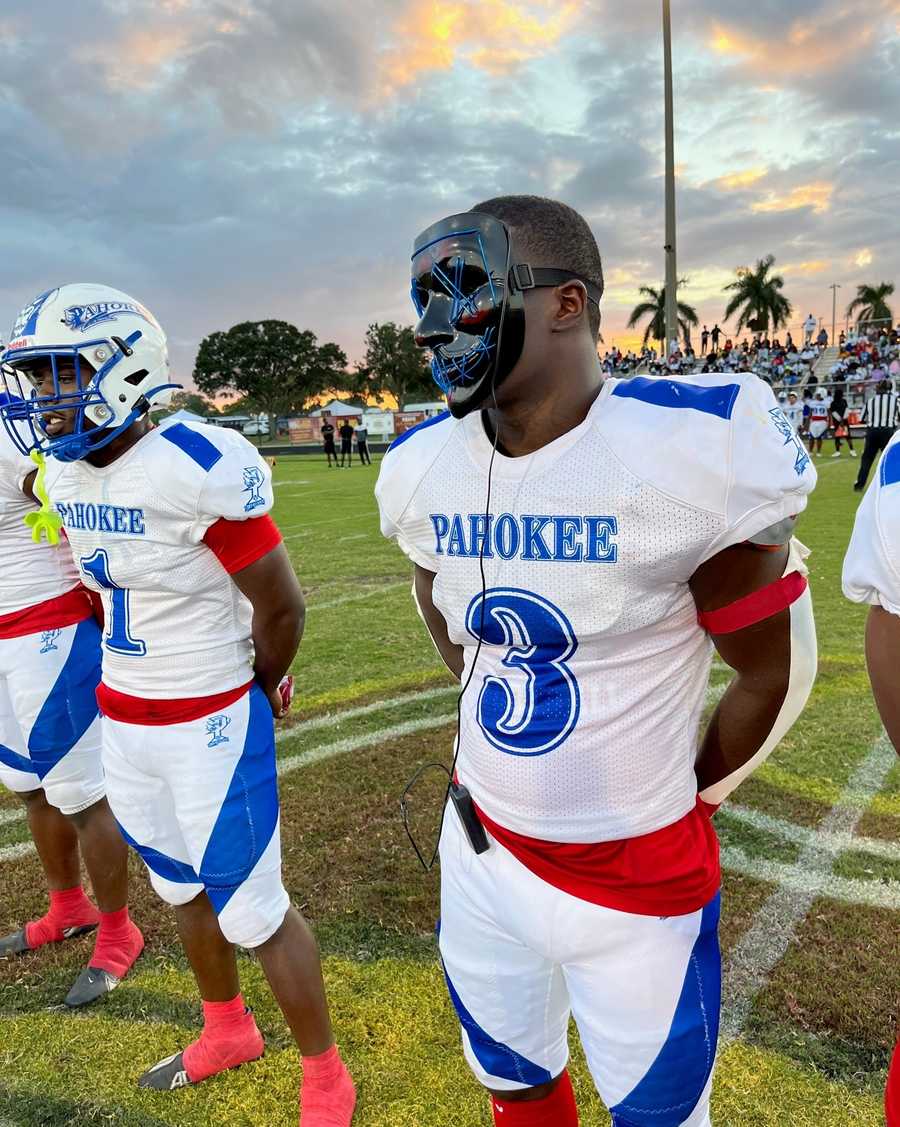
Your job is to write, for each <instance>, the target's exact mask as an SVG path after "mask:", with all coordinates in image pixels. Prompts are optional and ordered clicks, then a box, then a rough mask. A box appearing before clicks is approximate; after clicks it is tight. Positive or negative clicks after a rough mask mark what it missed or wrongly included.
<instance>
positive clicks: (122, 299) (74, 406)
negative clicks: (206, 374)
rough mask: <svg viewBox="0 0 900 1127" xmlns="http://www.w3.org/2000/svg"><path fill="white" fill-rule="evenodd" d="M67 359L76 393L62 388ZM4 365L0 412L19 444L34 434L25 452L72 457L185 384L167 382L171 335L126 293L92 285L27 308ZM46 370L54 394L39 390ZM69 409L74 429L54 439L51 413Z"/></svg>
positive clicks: (51, 293)
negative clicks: (47, 422)
mask: <svg viewBox="0 0 900 1127" xmlns="http://www.w3.org/2000/svg"><path fill="white" fill-rule="evenodd" d="M62 360H66V361H69V362H70V363H68V364H67V365H66V368H67V371H69V372H71V366H72V365H74V369H75V388H74V390H72V389H70V388H69V387H68V386H67V387H66V388H65V389H61V387H60V380H59V371H58V365H59V362H60V361H62ZM0 365H2V370H3V378H4V381H5V384H6V391H7V393H8V396H9V400H8V402H7V403H6V404H5V405H4V406H3V407H2V412H0V413H2V416H3V420H4V423H6V424H7V431H8V432H9V434H10V436H11V437H12V438H13V441H15V442H16V445H17V446H19V447H20V448H21V447H22V444H23V441H25V439H24V437H23V435H28V436H30V439H31V442H30V445H29V446H28V449H27V450H26V451H25V452H26V453H28V452H30V450H34V449H38V450H40V451H41V452H42V453H44V454H52V455H53V456H54V457H56V458H59V459H61V460H62V461H67V462H68V461H76V460H78V459H79V458H83V457H85V456H86V455H87V454H89V453H91V451H93V450H98V449H100V448H101V447H103V446H106V445H107V444H108V443H109V442H111V441H112V440H113V439H114V438H115V437H116V436H117V435H118V434H121V433H122V432H123V431H124V430H127V428H128V427H130V426H131V424H132V423H133V422H135V420H136V419H138V418H140V417H141V416H142V415H144V414H146V413H147V411H149V410H150V408H151V406H154V405H159V406H165V405H166V404H167V403H168V402H169V400H170V399H171V396H172V391H173V390H174V389H175V388H177V387H178V386H180V385H178V384H173V383H170V382H169V355H168V350H167V348H166V336H165V333H164V332H163V331H162V329H161V328H160V326H159V323H158V322H157V320H156V318H155V317H154V316H153V314H152V313H151V312H150V311H149V309H147V308H146V307H145V306H143V305H141V304H140V302H138V301H135V300H134V299H133V298H131V297H129V296H128V295H127V294H124V293H122V292H121V291H120V290H114V289H112V288H111V287H109V286H100V285H93V284H90V283H78V284H74V285H68V286H60V287H59V288H57V289H55V290H48V291H47V292H46V293H42V294H40V296H38V297H36V298H35V299H34V301H32V302H31V303H30V304H29V305H26V306H25V308H24V309H23V310H22V312H21V313H20V314H19V316H18V317H17V318H16V321H15V324H14V325H13V328H12V334H11V336H10V339H9V344H8V345H7V346H6V347H5V348H4V349H3V351H2V352H0ZM48 369H49V370H50V371H52V374H53V389H54V394H52V395H47V394H44V395H39V394H38V390H37V387H36V382H35V377H36V376H37V374H38V372H39V371H42V373H43V374H42V377H41V384H42V386H44V387H46V378H47V372H48ZM67 383H71V374H70V375H69V376H68V381H67ZM51 408H52V412H51ZM69 412H71V413H72V415H73V417H74V427H72V428H70V427H67V428H66V429H67V433H65V434H58V435H57V436H55V437H54V436H52V435H50V434H49V433H47V431H46V430H45V429H44V425H43V422H42V420H43V418H44V417H45V416H47V415H49V414H51V413H52V414H53V415H57V416H60V415H64V414H67V413H69ZM16 422H18V423H21V422H25V423H26V424H27V426H26V427H24V428H22V427H21V426H17V425H14V424H15V423H16ZM11 424H12V425H11Z"/></svg>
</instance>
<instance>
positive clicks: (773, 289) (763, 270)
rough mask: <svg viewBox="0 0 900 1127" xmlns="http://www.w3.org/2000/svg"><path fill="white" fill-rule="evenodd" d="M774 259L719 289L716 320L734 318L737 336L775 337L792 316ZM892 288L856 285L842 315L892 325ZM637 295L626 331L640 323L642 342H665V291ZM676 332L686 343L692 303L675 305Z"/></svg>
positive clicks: (693, 320)
mask: <svg viewBox="0 0 900 1127" xmlns="http://www.w3.org/2000/svg"><path fill="white" fill-rule="evenodd" d="M774 265H775V256H774V255H772V254H767V255H766V257H765V258H761V259H759V260H758V261H757V263H756V265H755V266H754V267H753V268H749V267H743V268H741V269H739V270H737V271H736V272H735V280H734V281H733V282H731V283H730V284H729V285H727V286H726V287H725V292H726V293H729V294H730V295H731V297H730V299H729V301H728V304H727V306H726V307H725V312H724V314H723V317H722V320H723V321H725V322H727V321H730V320H731V318H732V317H734V316H735V315H737V326H736V333H737V335H740V334H741V333H742V332H744V330H745V329H749V330H750V332H752V333H760V334H762V335H767V334H768V333H769V332H770V331H771V332H772V333H777V332H778V331H779V329H782V328H785V327H786V326H787V325H788V323H789V321H790V318H791V315H792V314H793V312H794V307H793V306H792V305H791V303H790V301H788V299H787V298H786V297H785V296H784V294H783V292H782V291H783V289H784V278H783V277H782V275H781V274H773V273H772V267H773V266H774ZM684 285H687V279H685V278H681V279H679V281H678V283H677V288H679V289H680V288H681V287H682V286H684ZM893 292H894V286H893V283H891V282H881V283H880V284H879V285H877V286H876V285H861V286H858V287H857V290H856V297H855V298H854V299H853V301H851V302H850V304H849V305H848V306H847V316H848V317H853V316H854V315H855V316H856V321H857V324H862V323H865V322H867V321H887V322H892V321H893V313H892V312H891V309H890V306H889V305H888V304H887V299H888V298H889V297H890V296H891V294H893ZM639 293H640V294H641V295H642V296H643V297H644V299H645V300H644V301H641V302H640V303H639V304H638V305H636V306H635V307H634V309H633V310H632V312H631V316H630V317H629V319H628V328H629V329H633V328H635V327H636V326H638V325H639V324H640V323H641V322H643V321H645V322H646V324H645V327H644V341H643V343H644V344H645V345H646V344H647V342H648V341H650V340H655V341H659V342H663V341H665V337H666V287H665V286H664V285H663V286H660V287H655V286H641V288H640V290H639ZM677 306H678V328H679V332H680V335H681V336H682V337H683V338H685V339H688V338H689V337H690V333H691V329H692V328H697V327H698V326H699V324H700V319H699V317H698V316H697V310H696V309H695V308H694V307H693V306H692V305H687V304H686V303H685V302H683V301H679V302H677Z"/></svg>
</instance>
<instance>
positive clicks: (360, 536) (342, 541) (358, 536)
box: [337, 529, 378, 544]
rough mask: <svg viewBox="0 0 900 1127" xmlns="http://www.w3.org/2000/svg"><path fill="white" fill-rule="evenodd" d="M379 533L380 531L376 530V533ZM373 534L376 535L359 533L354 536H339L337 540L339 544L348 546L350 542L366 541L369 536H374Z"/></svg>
mask: <svg viewBox="0 0 900 1127" xmlns="http://www.w3.org/2000/svg"><path fill="white" fill-rule="evenodd" d="M377 531H378V530H377V529H375V530H374V532H377ZM373 534H374V533H373V532H357V533H355V534H354V535H353V536H339V537H338V538H337V543H338V544H346V543H347V541H348V540H366V539H367V538H368V537H369V536H372V535H373Z"/></svg>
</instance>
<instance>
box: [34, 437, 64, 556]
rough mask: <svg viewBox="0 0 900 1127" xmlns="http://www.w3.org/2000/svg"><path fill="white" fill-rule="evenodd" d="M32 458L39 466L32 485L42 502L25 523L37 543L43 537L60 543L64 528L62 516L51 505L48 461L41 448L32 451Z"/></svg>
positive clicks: (36, 495)
mask: <svg viewBox="0 0 900 1127" xmlns="http://www.w3.org/2000/svg"><path fill="white" fill-rule="evenodd" d="M31 460H32V462H34V464H35V465H36V466H37V468H38V469H37V476H36V477H35V479H34V485H33V486H32V487H31V489H32V492H33V493H34V495H35V497H36V498H37V500H38V501H40V503H41V507H40V508H39V509H38V511H37V512H36V513H35V512H31V513H28V514H27V516H26V517H25V523H26V524H27V525H28V527H29V528H30V529H31V539H32V540H33V541H34V542H35V544H39V543H40V542H41V537H42V536H45V537H46V538H47V543H48V544H58V543H59V530H60V529H61V528H62V517H61V516H60V515H59V513H58V512H56V510H55V509H53V508H51V506H50V495H49V494H48V493H47V486H46V484H45V481H46V477H47V462H46V460H45V458H44V455H43V454H42V453H41V452H40V451H39V450H32V451H31Z"/></svg>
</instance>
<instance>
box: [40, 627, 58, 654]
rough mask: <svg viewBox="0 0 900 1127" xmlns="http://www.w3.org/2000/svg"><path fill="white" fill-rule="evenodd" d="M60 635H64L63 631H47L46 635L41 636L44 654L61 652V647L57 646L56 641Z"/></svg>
mask: <svg viewBox="0 0 900 1127" xmlns="http://www.w3.org/2000/svg"><path fill="white" fill-rule="evenodd" d="M60 634H62V630H45V631H44V633H43V634H41V653H42V654H48V653H51V652H52V651H53V650H56V651H57V652H58V651H59V646H58V645H56V641H57V639H58V638H59V636H60Z"/></svg>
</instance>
